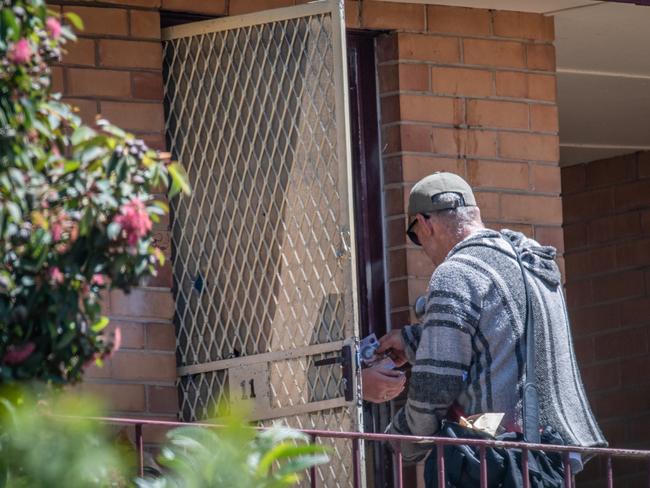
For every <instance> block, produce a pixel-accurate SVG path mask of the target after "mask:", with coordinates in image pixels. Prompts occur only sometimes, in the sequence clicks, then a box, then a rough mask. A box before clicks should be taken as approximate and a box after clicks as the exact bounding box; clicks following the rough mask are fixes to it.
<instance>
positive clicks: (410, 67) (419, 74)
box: [399, 63, 430, 91]
mask: <svg viewBox="0 0 650 488" xmlns="http://www.w3.org/2000/svg"><path fill="white" fill-rule="evenodd" d="M429 88H430V83H429V66H428V65H426V64H412V63H408V64H406V63H401V64H399V89H400V90H413V91H428V90H429Z"/></svg>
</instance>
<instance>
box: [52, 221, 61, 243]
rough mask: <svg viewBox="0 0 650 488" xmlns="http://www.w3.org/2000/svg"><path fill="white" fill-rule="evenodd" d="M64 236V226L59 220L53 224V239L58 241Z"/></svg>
mask: <svg viewBox="0 0 650 488" xmlns="http://www.w3.org/2000/svg"><path fill="white" fill-rule="evenodd" d="M61 237H63V226H62V225H61V224H60V223H59V222H54V223H53V224H52V240H53V241H54V242H58V241H60V240H61Z"/></svg>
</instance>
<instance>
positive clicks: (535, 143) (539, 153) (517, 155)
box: [499, 132, 560, 162]
mask: <svg viewBox="0 0 650 488" xmlns="http://www.w3.org/2000/svg"><path fill="white" fill-rule="evenodd" d="M559 149H560V148H559V141H558V138H557V136H553V135H537V134H522V133H515V132H500V133H499V156H502V157H505V158H510V159H523V160H527V161H552V162H556V161H557V160H558V158H559Z"/></svg>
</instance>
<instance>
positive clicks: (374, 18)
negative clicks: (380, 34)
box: [361, 0, 425, 31]
mask: <svg viewBox="0 0 650 488" xmlns="http://www.w3.org/2000/svg"><path fill="white" fill-rule="evenodd" d="M424 18H425V8H424V5H415V4H408V3H407V4H404V3H394V2H377V1H374V0H364V1H363V2H361V26H362V27H366V28H369V29H405V30H412V31H423V30H424Z"/></svg>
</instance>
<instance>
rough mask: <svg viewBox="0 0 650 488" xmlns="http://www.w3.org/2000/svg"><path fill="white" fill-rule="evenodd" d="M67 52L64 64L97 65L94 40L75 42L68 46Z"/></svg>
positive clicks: (64, 56)
mask: <svg viewBox="0 0 650 488" xmlns="http://www.w3.org/2000/svg"><path fill="white" fill-rule="evenodd" d="M64 49H65V50H66V51H67V52H66V54H64V55H63V63H64V64H67V65H70V64H76V65H82V66H94V65H95V64H96V63H95V41H94V40H93V39H84V38H80V39H77V41H75V42H70V43H68V44H66V47H65V48H64Z"/></svg>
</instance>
